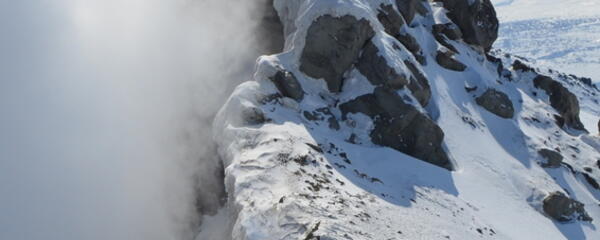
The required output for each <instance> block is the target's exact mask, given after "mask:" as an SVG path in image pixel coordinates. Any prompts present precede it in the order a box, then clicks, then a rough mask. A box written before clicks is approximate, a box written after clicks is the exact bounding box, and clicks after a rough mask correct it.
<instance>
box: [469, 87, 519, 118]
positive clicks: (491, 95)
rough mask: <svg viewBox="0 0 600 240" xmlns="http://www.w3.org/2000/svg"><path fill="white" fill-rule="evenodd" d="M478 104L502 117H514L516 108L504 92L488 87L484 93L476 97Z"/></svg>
mask: <svg viewBox="0 0 600 240" xmlns="http://www.w3.org/2000/svg"><path fill="white" fill-rule="evenodd" d="M475 102H477V104H478V105H480V106H482V107H483V108H485V109H486V110H488V111H489V112H491V113H493V114H495V115H496V116H499V117H501V118H507V119H509V118H513V116H514V113H515V109H514V107H513V103H512V101H511V100H510V98H508V95H506V94H505V93H503V92H500V91H498V90H495V89H488V90H487V91H485V93H483V95H481V96H479V97H477V98H476V99H475Z"/></svg>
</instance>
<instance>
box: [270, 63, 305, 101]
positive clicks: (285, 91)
mask: <svg viewBox="0 0 600 240" xmlns="http://www.w3.org/2000/svg"><path fill="white" fill-rule="evenodd" d="M270 79H271V81H272V82H273V83H274V84H275V86H276V87H277V90H279V92H280V93H281V95H283V96H284V97H289V98H292V99H294V100H296V101H298V102H300V101H302V99H303V98H304V91H303V90H302V86H300V83H299V82H298V80H297V79H296V77H295V76H294V74H293V73H291V72H288V71H285V70H279V71H277V73H275V75H274V76H273V77H271V78H270Z"/></svg>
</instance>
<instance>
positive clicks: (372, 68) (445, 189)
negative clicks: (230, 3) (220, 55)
mask: <svg viewBox="0 0 600 240" xmlns="http://www.w3.org/2000/svg"><path fill="white" fill-rule="evenodd" d="M273 4H274V5H273V6H274V9H275V10H276V14H277V16H278V19H274V18H273V15H272V13H273V12H270V14H271V15H269V18H268V19H269V24H271V25H270V27H269V29H275V30H276V31H277V32H281V33H282V35H283V36H284V39H285V44H284V46H285V48H284V50H283V52H282V53H279V54H275V55H270V56H263V57H261V58H260V59H258V61H257V70H256V73H255V75H254V81H250V82H246V83H244V84H242V85H240V86H239V87H238V88H237V89H236V91H235V92H234V93H233V94H232V96H231V97H230V99H229V100H228V102H227V103H226V104H225V106H224V107H223V108H222V110H221V111H220V113H219V115H218V116H217V118H216V120H215V123H214V125H215V127H214V128H215V138H216V140H217V141H218V145H219V153H220V156H221V159H223V161H224V166H225V167H226V170H225V173H226V174H225V178H226V188H227V193H228V195H229V198H228V203H227V207H228V208H229V209H230V215H231V216H230V217H231V227H232V234H231V237H232V239H415V238H426V239H444V238H446V239H475V238H477V239H479V238H489V239H564V238H571V237H577V236H584V237H585V236H588V237H594V236H599V237H600V233H599V232H597V230H596V226H595V222H593V219H599V218H600V207H599V206H598V200H599V197H600V192H599V190H598V187H597V186H598V184H597V183H596V179H600V165H599V163H600V151H599V149H598V147H597V146H598V145H600V140H599V139H598V138H597V137H594V136H591V135H589V134H587V131H586V126H584V124H583V123H582V122H581V121H580V120H579V112H580V104H586V105H592V106H596V108H592V109H599V111H600V104H599V103H598V100H597V96H598V94H600V92H599V91H598V90H597V89H594V88H590V87H589V86H587V85H585V84H582V83H580V82H577V80H576V79H575V78H570V77H567V76H566V75H563V74H560V73H556V72H554V71H551V70H541V69H534V68H533V67H531V66H529V65H528V63H527V62H526V61H525V60H524V59H520V60H517V57H514V56H512V55H510V54H505V53H503V52H501V51H499V50H492V49H491V46H492V44H493V42H494V41H495V40H496V38H497V36H498V20H497V18H496V14H495V11H494V8H493V6H492V5H491V3H490V1H489V0H436V1H422V0H410V1H400V0H397V1H391V0H368V1H367V0H348V1H335V0H275V1H274V3H273ZM279 24H281V25H279ZM274 42H275V43H277V42H278V41H277V40H275V41H274ZM592 114H598V112H595V113H592ZM588 127H589V126H588ZM592 127H594V126H592ZM552 149H553V150H552ZM542 152H543V153H544V154H542ZM549 152H552V154H546V153H549ZM557 154H558V155H559V157H557ZM549 156H550V157H551V158H552V159H548V158H550V157H549ZM558 158H560V160H556V159H558ZM549 166H552V167H549ZM563 222H568V223H566V224H565V223H563ZM589 222H591V223H589ZM516 223H519V225H521V224H525V225H531V226H535V227H532V228H526V229H523V228H521V227H515V224H516Z"/></svg>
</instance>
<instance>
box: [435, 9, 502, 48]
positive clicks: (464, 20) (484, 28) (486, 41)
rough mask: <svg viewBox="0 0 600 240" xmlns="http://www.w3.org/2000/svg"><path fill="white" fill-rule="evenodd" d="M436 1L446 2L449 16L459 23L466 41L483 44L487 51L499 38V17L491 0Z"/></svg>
mask: <svg viewBox="0 0 600 240" xmlns="http://www.w3.org/2000/svg"><path fill="white" fill-rule="evenodd" d="M435 1H437V2H443V3H444V7H445V8H446V9H447V10H448V17H449V18H450V19H451V20H452V21H453V22H454V23H455V24H456V25H458V27H459V28H460V30H461V32H462V33H463V39H464V41H465V42H466V43H469V44H474V45H478V46H481V47H483V48H484V49H485V50H486V51H489V50H490V49H491V47H492V45H493V44H494V41H496V39H497V38H498V18H497V17H496V10H494V6H493V5H492V3H491V2H490V0H435ZM469 2H473V3H472V4H469Z"/></svg>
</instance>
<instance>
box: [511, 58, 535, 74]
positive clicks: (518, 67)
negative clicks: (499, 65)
mask: <svg viewBox="0 0 600 240" xmlns="http://www.w3.org/2000/svg"><path fill="white" fill-rule="evenodd" d="M512 68H513V70H515V71H521V72H535V70H534V69H533V68H531V67H529V66H527V65H526V64H525V63H523V62H521V61H519V60H515V61H514V62H513V64H512Z"/></svg>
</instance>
